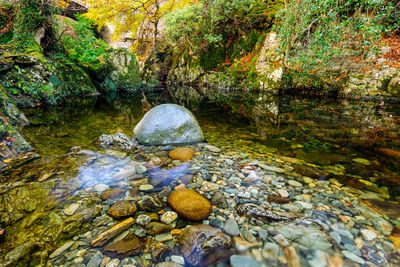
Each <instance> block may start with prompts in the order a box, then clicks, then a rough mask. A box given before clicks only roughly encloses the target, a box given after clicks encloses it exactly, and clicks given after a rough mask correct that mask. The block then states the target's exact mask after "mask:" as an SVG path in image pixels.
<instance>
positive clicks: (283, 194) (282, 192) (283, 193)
mask: <svg viewBox="0 0 400 267" xmlns="http://www.w3.org/2000/svg"><path fill="white" fill-rule="evenodd" d="M276 192H277V193H278V194H279V195H280V196H281V197H289V192H288V191H287V190H286V189H278V190H276Z"/></svg>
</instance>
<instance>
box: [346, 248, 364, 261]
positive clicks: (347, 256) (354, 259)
mask: <svg viewBox="0 0 400 267" xmlns="http://www.w3.org/2000/svg"><path fill="white" fill-rule="evenodd" d="M342 254H343V255H344V256H345V257H346V258H348V259H349V260H351V261H354V262H356V263H359V264H364V263H365V261H364V260H363V259H362V258H361V257H359V256H357V255H355V254H353V253H351V252H350V251H347V250H342Z"/></svg>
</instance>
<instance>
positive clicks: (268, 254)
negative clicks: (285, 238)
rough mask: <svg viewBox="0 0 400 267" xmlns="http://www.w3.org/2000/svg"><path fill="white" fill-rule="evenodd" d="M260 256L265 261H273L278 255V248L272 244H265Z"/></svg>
mask: <svg viewBox="0 0 400 267" xmlns="http://www.w3.org/2000/svg"><path fill="white" fill-rule="evenodd" d="M262 254H263V256H264V257H265V258H267V259H271V260H275V259H277V258H278V255H279V246H278V245H277V244H275V243H272V242H266V243H265V244H264V247H263V251H262Z"/></svg>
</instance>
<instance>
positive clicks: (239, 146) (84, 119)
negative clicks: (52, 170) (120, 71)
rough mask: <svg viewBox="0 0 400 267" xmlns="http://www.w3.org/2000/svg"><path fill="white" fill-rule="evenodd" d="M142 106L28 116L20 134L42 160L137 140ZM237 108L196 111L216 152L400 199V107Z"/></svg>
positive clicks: (86, 104) (265, 104)
mask: <svg viewBox="0 0 400 267" xmlns="http://www.w3.org/2000/svg"><path fill="white" fill-rule="evenodd" d="M150 99H152V98H151V97H150ZM140 100H141V96H136V97H135V96H133V97H129V98H125V99H101V98H99V99H97V100H95V99H88V100H85V101H82V102H78V103H75V104H70V105H68V106H65V107H53V108H50V109H45V108H43V109H34V110H29V111H27V112H26V113H27V115H28V118H29V119H30V121H31V124H30V125H29V126H27V127H24V128H22V129H21V132H22V134H23V135H24V137H25V138H26V139H27V140H28V141H29V142H30V143H31V144H32V145H33V146H34V147H35V148H36V150H37V152H38V153H39V154H40V155H41V156H43V157H47V156H54V155H62V154H65V153H67V152H68V151H69V150H70V149H71V148H72V147H75V146H80V147H81V148H82V149H95V148H96V145H95V143H96V140H97V138H98V137H99V136H100V135H102V134H112V133H116V132H122V133H124V134H126V135H128V136H129V137H133V133H132V129H133V128H134V126H135V125H136V124H137V123H138V122H139V120H140V119H141V117H142V116H143V111H142V107H141V101H140ZM150 102H151V104H152V105H157V104H161V103H164V102H168V100H167V99H166V98H153V99H152V100H150ZM232 107H233V108H232V109H233V110H235V112H234V113H232V112H230V111H229V110H230V107H227V106H225V107H218V106H216V105H212V104H209V103H208V104H207V103H203V104H199V105H197V106H193V105H192V106H191V109H192V111H193V112H194V113H195V115H196V117H197V118H198V120H199V123H200V125H201V127H202V129H203V131H204V134H205V137H206V139H207V141H208V142H210V143H211V144H214V145H216V146H219V147H221V148H223V149H224V150H225V151H236V152H243V153H247V154H249V155H251V156H252V157H259V158H263V157H265V156H266V155H268V154H278V155H281V156H285V157H290V158H295V159H297V160H300V161H304V162H306V163H307V164H310V166H312V167H318V168H319V169H320V170H322V171H326V172H328V173H329V175H330V177H331V176H332V175H333V176H334V177H335V178H338V179H339V180H341V181H342V182H345V183H347V184H349V185H352V186H354V187H356V188H359V189H363V190H368V191H373V192H376V193H383V194H384V195H386V196H389V195H390V196H391V198H392V199H396V198H397V197H398V196H399V195H400V176H399V171H400V152H399V151H400V142H399V141H400V124H399V118H400V105H399V104H391V103H384V102H348V101H341V102H335V101H320V100H296V99H280V100H278V101H271V100H266V101H262V102H259V103H258V104H256V105H254V104H243V103H239V102H238V103H232ZM244 115H245V116H244ZM246 117H247V118H246ZM248 118H250V119H248ZM250 121H251V122H250ZM360 159H361V160H360ZM365 160H366V161H365Z"/></svg>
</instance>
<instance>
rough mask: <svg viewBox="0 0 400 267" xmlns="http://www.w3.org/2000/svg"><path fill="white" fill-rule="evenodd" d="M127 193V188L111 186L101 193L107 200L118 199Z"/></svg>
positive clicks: (102, 197)
mask: <svg viewBox="0 0 400 267" xmlns="http://www.w3.org/2000/svg"><path fill="white" fill-rule="evenodd" d="M124 193H125V190H124V189H122V188H118V187H117V188H111V189H108V190H107V191H104V192H103V193H101V195H100V199H101V200H107V199H116V198H119V197H121V196H122V195H123V194H124Z"/></svg>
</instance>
